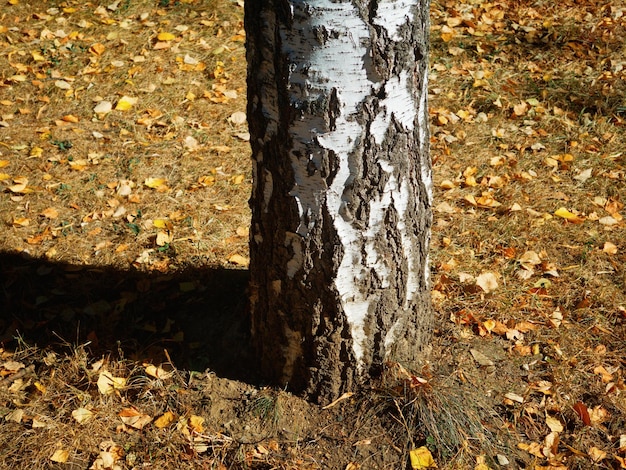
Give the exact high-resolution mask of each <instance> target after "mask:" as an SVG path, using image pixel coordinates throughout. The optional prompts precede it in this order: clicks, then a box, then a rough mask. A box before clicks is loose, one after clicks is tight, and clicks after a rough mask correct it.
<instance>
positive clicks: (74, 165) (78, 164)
mask: <svg viewBox="0 0 626 470" xmlns="http://www.w3.org/2000/svg"><path fill="white" fill-rule="evenodd" d="M69 164H70V168H71V169H72V170H74V171H83V170H84V169H85V168H87V167H88V166H89V161H87V160H84V159H80V160H72V161H71V162H69Z"/></svg>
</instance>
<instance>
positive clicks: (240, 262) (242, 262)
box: [228, 254, 250, 267]
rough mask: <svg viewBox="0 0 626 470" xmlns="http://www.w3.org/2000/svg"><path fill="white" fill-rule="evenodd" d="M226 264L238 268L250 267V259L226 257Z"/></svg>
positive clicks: (236, 256) (238, 256)
mask: <svg viewBox="0 0 626 470" xmlns="http://www.w3.org/2000/svg"><path fill="white" fill-rule="evenodd" d="M228 262H229V263H232V264H236V265H239V266H243V267H247V266H248V265H250V259H249V258H246V257H245V256H241V255H238V254H234V255H231V256H229V257H228Z"/></svg>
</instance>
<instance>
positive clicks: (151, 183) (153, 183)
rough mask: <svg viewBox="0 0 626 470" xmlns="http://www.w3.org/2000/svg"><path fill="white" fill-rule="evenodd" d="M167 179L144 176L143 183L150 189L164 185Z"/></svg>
mask: <svg viewBox="0 0 626 470" xmlns="http://www.w3.org/2000/svg"><path fill="white" fill-rule="evenodd" d="M166 183H167V180H166V179H165V178H146V179H145V181H144V182H143V184H145V185H146V186H147V187H149V188H152V189H159V188H161V187H163V186H165V185H166Z"/></svg>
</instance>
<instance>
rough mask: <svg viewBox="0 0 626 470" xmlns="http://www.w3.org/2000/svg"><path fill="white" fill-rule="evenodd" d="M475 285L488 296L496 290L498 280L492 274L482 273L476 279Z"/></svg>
mask: <svg viewBox="0 0 626 470" xmlns="http://www.w3.org/2000/svg"><path fill="white" fill-rule="evenodd" d="M476 285H477V286H478V287H480V288H481V289H482V290H483V291H485V293H486V294H489V293H491V292H493V291H494V290H496V289H497V288H498V278H497V277H496V275H495V274H494V273H492V272H484V273H482V274H480V275H479V276H478V277H477V278H476Z"/></svg>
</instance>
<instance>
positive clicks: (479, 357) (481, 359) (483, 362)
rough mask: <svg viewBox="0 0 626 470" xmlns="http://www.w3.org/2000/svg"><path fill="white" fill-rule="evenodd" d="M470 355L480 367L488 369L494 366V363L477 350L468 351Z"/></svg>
mask: <svg viewBox="0 0 626 470" xmlns="http://www.w3.org/2000/svg"><path fill="white" fill-rule="evenodd" d="M470 354H471V355H472V357H473V358H474V360H475V361H476V362H478V365H480V366H481V367H489V366H493V365H494V362H493V361H492V360H491V359H489V358H488V357H487V356H486V355H485V354H483V353H481V352H480V351H478V350H477V349H470Z"/></svg>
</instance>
